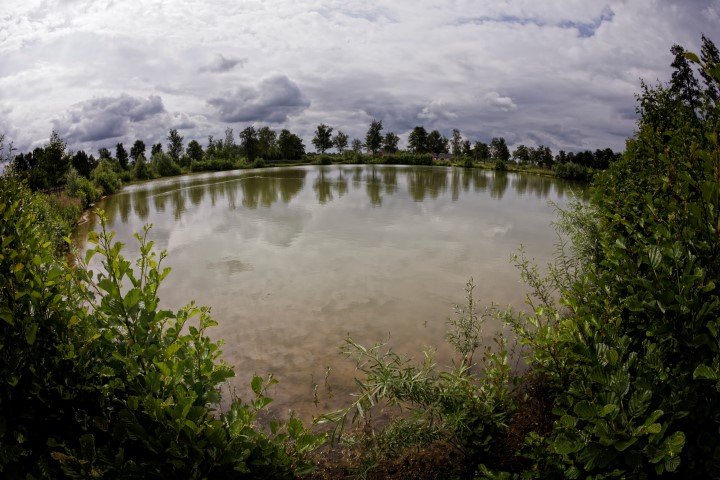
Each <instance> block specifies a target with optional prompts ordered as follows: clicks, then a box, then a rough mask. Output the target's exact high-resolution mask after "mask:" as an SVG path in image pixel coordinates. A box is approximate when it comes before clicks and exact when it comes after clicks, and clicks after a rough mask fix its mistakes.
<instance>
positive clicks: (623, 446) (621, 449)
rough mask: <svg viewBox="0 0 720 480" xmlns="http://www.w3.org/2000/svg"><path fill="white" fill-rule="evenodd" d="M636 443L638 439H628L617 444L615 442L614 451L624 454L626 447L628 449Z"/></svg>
mask: <svg viewBox="0 0 720 480" xmlns="http://www.w3.org/2000/svg"><path fill="white" fill-rule="evenodd" d="M637 441H638V437H631V438H628V439H627V440H621V441H619V442H615V449H616V450H617V451H618V452H624V451H625V450H627V449H628V447H630V446H631V445H633V444H634V443H635V442H637Z"/></svg>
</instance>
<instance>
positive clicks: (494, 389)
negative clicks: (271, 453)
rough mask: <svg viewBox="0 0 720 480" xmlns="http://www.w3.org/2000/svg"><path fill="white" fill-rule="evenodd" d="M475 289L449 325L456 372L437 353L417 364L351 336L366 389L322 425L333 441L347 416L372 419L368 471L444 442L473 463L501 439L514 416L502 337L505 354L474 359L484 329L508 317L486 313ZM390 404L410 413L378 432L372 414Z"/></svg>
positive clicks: (471, 286)
mask: <svg viewBox="0 0 720 480" xmlns="http://www.w3.org/2000/svg"><path fill="white" fill-rule="evenodd" d="M474 288H475V285H474V284H473V282H472V280H471V281H470V282H468V284H467V286H466V294H467V305H466V306H465V307H460V306H455V318H453V319H451V320H450V321H449V326H450V329H449V331H448V335H447V340H448V342H449V343H450V345H451V346H452V347H453V348H454V350H455V353H456V354H457V355H458V358H457V362H454V366H453V367H452V368H447V369H441V368H439V367H438V366H437V365H436V364H435V362H434V360H433V358H432V352H431V351H430V350H427V351H425V352H423V353H424V356H425V361H424V362H423V363H422V364H419V365H412V364H411V362H410V361H409V360H407V359H404V358H402V357H400V356H398V355H397V354H395V353H394V352H392V350H390V349H386V347H385V345H383V344H376V345H374V346H373V347H370V348H367V347H364V346H362V345H360V344H358V343H356V342H354V341H353V340H352V339H347V341H346V346H345V348H344V352H345V353H346V354H347V355H348V356H349V357H352V358H356V359H357V368H358V371H360V372H361V373H362V374H363V376H364V378H362V379H357V380H356V383H357V385H358V387H359V392H358V393H357V399H356V400H355V401H354V402H353V403H352V404H351V405H350V406H348V407H346V408H344V409H341V410H338V411H336V412H333V413H330V414H327V415H324V416H323V417H321V419H320V421H321V422H332V423H333V424H334V425H335V427H334V430H333V439H334V440H338V439H340V437H341V435H342V434H343V432H344V430H345V426H346V424H347V421H348V419H350V421H351V423H355V422H357V421H359V420H363V421H365V432H366V434H365V436H364V437H363V438H361V440H360V441H362V442H363V444H364V447H363V450H364V452H363V455H364V458H363V461H364V462H365V463H366V468H371V467H372V466H373V464H374V463H375V462H377V461H378V460H383V459H388V458H392V457H395V456H397V455H399V454H401V453H403V452H404V451H406V450H407V449H408V448H410V447H417V446H421V445H429V444H431V443H433V442H442V443H443V444H444V445H446V446H447V447H448V448H451V449H455V450H457V451H458V452H460V453H462V454H463V455H465V456H466V457H468V458H473V457H477V456H486V455H487V454H488V452H489V451H491V450H492V449H493V448H495V446H496V443H497V442H498V441H500V440H501V439H502V437H503V434H504V430H505V427H506V421H507V419H508V418H509V416H510V415H511V414H512V411H513V402H512V400H511V398H510V389H511V385H512V378H511V371H510V366H509V364H508V351H507V348H506V345H505V341H504V339H503V338H502V337H499V342H498V344H499V348H498V350H496V351H490V350H485V351H484V352H483V356H482V358H481V359H480V361H479V362H475V361H474V358H473V357H474V354H475V352H476V351H477V350H478V349H479V348H480V346H481V345H480V339H481V330H482V325H483V324H484V322H485V321H486V320H487V319H490V318H497V317H498V316H499V315H500V313H501V312H500V311H499V310H497V309H496V308H495V307H490V308H488V309H486V310H485V311H484V312H482V313H481V314H479V313H478V312H477V311H476V309H477V304H476V302H475V300H474V299H473V290H474ZM383 406H390V407H396V408H397V409H398V410H397V412H398V413H400V412H404V413H403V415H401V416H400V417H399V418H397V419H395V420H394V421H393V422H391V423H390V424H389V425H386V426H380V428H379V429H378V427H377V426H376V425H374V424H373V423H372V421H371V419H372V415H373V413H372V412H373V411H374V409H375V408H381V407H383ZM351 441H357V440H353V439H351Z"/></svg>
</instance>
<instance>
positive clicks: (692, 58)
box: [683, 52, 701, 65]
mask: <svg viewBox="0 0 720 480" xmlns="http://www.w3.org/2000/svg"><path fill="white" fill-rule="evenodd" d="M683 56H684V57H685V58H687V59H688V60H690V61H691V62H693V63H697V64H698V65H700V64H701V63H700V59H699V58H698V56H697V55H696V54H694V53H693V52H685V53H683Z"/></svg>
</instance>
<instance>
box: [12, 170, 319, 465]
mask: <svg viewBox="0 0 720 480" xmlns="http://www.w3.org/2000/svg"><path fill="white" fill-rule="evenodd" d="M0 182H1V183H2V185H0V187H1V188H0V215H2V221H1V222H0V242H1V243H0V245H1V247H2V251H1V252H0V268H2V272H3V275H2V276H0V282H2V284H1V285H0V287H1V288H0V292H1V295H2V296H1V297H0V356H1V357H2V363H1V365H2V367H0V412H2V413H1V414H0V473H1V474H2V476H3V477H4V478H25V477H26V476H27V477H28V478H31V477H34V478H38V477H41V478H60V477H64V476H67V477H75V478H90V477H93V478H95V477H111V478H139V477H142V478H172V477H178V478H269V477H272V478H292V477H294V476H295V474H298V473H303V472H305V471H307V470H308V469H309V468H310V467H311V464H310V462H309V461H308V460H307V454H308V453H309V452H310V451H311V450H312V449H314V448H315V447H317V446H318V445H319V444H320V443H322V441H323V438H324V437H322V436H315V435H313V434H310V433H309V432H308V431H307V430H306V429H305V428H304V427H303V425H302V423H301V422H300V421H299V420H297V419H291V420H290V421H289V422H288V423H287V424H284V423H280V422H275V421H271V422H270V423H269V425H268V426H267V428H260V427H259V426H258V425H257V422H256V418H257V415H258V413H259V412H260V411H261V410H262V409H263V408H265V407H266V406H267V405H268V404H269V403H270V401H271V400H270V399H269V398H268V397H267V396H266V394H265V391H266V389H267V388H268V387H269V386H270V385H272V384H273V383H275V380H273V379H272V378H268V379H263V378H261V377H254V378H253V380H252V389H253V391H254V393H255V398H253V399H251V400H250V401H249V402H247V403H244V402H242V401H240V400H235V401H234V402H233V403H232V404H231V406H230V408H229V410H228V411H226V412H219V411H217V410H216V409H215V408H214V407H213V405H216V404H218V402H219V401H220V387H221V385H222V384H223V383H224V381H225V380H226V379H227V378H229V377H230V376H232V375H233V371H232V370H231V369H230V368H229V367H227V366H226V365H225V364H224V363H222V362H221V361H219V360H218V357H219V355H220V344H219V343H216V342H212V341H211V340H210V339H209V338H208V336H207V330H208V328H210V327H212V326H213V325H215V322H214V321H213V320H212V318H211V317H210V314H209V310H208V309H207V308H200V307H197V306H195V305H194V304H192V303H191V304H190V305H188V306H187V307H185V308H182V309H180V310H178V311H176V312H173V311H168V310H161V309H160V308H159V305H158V302H159V299H158V296H157V295H158V288H159V286H160V284H161V282H162V280H163V279H164V278H165V276H166V275H167V274H168V273H169V269H167V268H165V269H163V268H161V265H162V260H163V258H164V256H165V255H164V254H161V255H160V256H157V255H156V254H155V253H154V252H153V250H152V242H148V241H147V240H146V234H147V230H146V231H145V235H142V236H138V237H137V239H138V241H139V242H140V249H141V256H140V258H139V259H138V261H137V263H136V265H135V267H133V266H132V265H131V263H130V262H129V261H128V260H126V259H125V258H123V256H122V255H121V250H122V245H121V244H120V243H114V242H113V241H112V237H113V235H112V234H111V233H106V232H103V233H102V234H100V235H98V236H96V237H95V238H93V239H92V241H93V242H95V243H96V247H95V248H94V249H93V250H90V251H89V252H88V256H87V258H86V259H84V260H83V259H81V260H79V261H78V263H79V266H78V268H76V269H71V268H70V267H69V266H68V265H67V264H66V263H64V261H62V260H61V259H58V258H56V257H55V256H54V253H55V249H54V248H53V245H52V242H50V241H49V238H50V235H49V234H48V232H47V231H46V229H45V224H44V223H43V222H41V221H39V220H41V219H42V217H43V215H46V214H47V210H46V209H45V207H44V206H43V204H42V199H40V198H39V197H38V195H36V194H32V193H31V192H30V191H29V190H28V188H27V187H26V186H25V185H24V184H23V183H21V182H19V181H18V180H17V179H16V178H14V177H13V176H10V175H5V176H2V177H0ZM94 255H100V256H101V257H102V264H103V269H102V271H101V272H99V273H98V274H97V275H95V274H93V273H92V272H91V271H90V270H89V269H88V268H87V267H86V262H87V261H89V259H90V257H92V256H94Z"/></svg>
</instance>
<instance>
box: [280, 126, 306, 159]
mask: <svg viewBox="0 0 720 480" xmlns="http://www.w3.org/2000/svg"><path fill="white" fill-rule="evenodd" d="M278 148H279V149H280V156H281V158H283V159H285V160H300V159H301V158H302V157H303V155H305V145H304V144H303V142H302V139H301V138H300V137H298V136H297V135H295V134H294V133H292V132H290V130H288V129H283V130H282V131H281V132H280V137H279V138H278Z"/></svg>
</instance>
